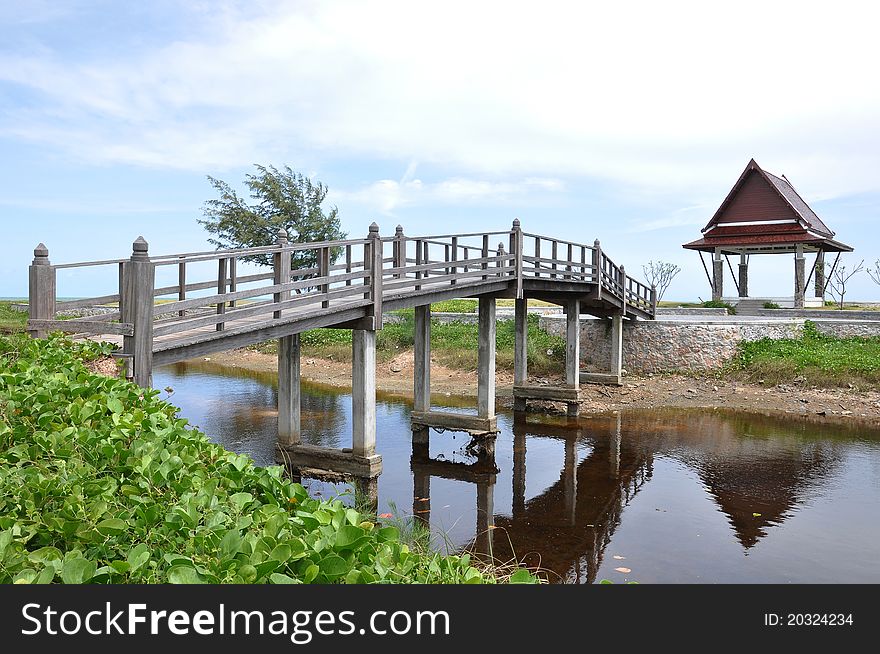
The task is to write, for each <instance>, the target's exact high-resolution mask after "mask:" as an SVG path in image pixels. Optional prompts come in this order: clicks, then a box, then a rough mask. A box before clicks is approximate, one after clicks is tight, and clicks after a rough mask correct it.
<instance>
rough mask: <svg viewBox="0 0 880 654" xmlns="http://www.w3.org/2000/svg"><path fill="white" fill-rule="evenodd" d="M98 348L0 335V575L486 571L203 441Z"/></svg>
mask: <svg viewBox="0 0 880 654" xmlns="http://www.w3.org/2000/svg"><path fill="white" fill-rule="evenodd" d="M110 350H111V347H110V346H107V345H99V344H96V343H91V342H86V343H72V342H71V341H69V340H66V339H64V338H62V337H60V336H58V335H55V336H52V337H50V338H49V339H46V340H39V341H38V340H32V339H29V338H27V337H26V336H23V335H22V336H13V337H2V338H0V583H51V582H56V583H58V582H60V583H76V584H78V583H493V582H496V581H497V578H495V577H493V576H491V575H489V574H486V573H485V572H484V571H482V570H480V569H478V568H477V567H475V566H473V565H471V562H470V558H469V557H467V556H441V555H439V554H432V553H429V552H414V551H412V550H411V548H410V547H409V546H407V545H406V544H404V543H403V542H401V540H400V535H399V532H398V529H397V528H395V527H393V526H390V525H386V524H383V523H382V522H381V521H380V520H379V519H377V518H376V517H375V516H370V515H366V514H363V513H361V512H359V511H357V510H355V509H352V508H348V507H346V506H345V505H344V504H343V502H342V501H340V500H338V499H336V500H330V501H325V500H317V499H314V498H312V497H310V496H309V495H308V493H307V492H306V491H305V489H304V488H303V487H302V486H301V485H299V484H295V483H293V482H291V481H289V480H287V479H285V477H284V472H283V469H282V468H281V467H269V468H257V467H255V466H254V464H253V461H252V460H251V459H250V458H249V457H247V456H243V455H238V454H234V453H232V452H229V451H227V450H224V449H223V448H222V447H220V446H219V445H216V444H213V443H211V442H210V441H209V440H208V439H207V437H206V436H205V435H204V434H202V433H201V432H199V431H198V430H195V429H192V428H190V427H189V425H188V424H187V422H186V421H185V420H183V419H181V418H180V417H179V416H178V410H177V409H176V408H175V407H173V406H171V405H170V404H167V403H165V402H162V401H160V400H159V399H158V395H159V393H158V391H154V390H144V389H142V388H139V387H137V386H135V385H133V384H131V383H129V382H126V381H124V380H120V379H111V378H105V377H98V376H95V375H93V374H91V373H90V372H89V371H88V370H87V369H86V367H85V365H84V364H83V361H87V360H90V359H94V358H97V357H101V356H106V355H107V354H108V353H109V352H110ZM525 575H528V576H529V577H531V575H530V574H529V573H528V572H526V573H525ZM517 578H523V579H524V578H525V576H524V575H519V576H518V577H517ZM511 581H513V579H512V578H511Z"/></svg>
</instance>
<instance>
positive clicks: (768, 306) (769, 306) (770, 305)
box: [764, 302, 779, 309]
mask: <svg viewBox="0 0 880 654" xmlns="http://www.w3.org/2000/svg"><path fill="white" fill-rule="evenodd" d="M764 308H765V309H778V308H779V305H778V304H776V303H775V302H765V303H764Z"/></svg>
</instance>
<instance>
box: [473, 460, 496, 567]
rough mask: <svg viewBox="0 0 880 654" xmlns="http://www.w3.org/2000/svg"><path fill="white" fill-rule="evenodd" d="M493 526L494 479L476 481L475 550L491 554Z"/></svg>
mask: <svg viewBox="0 0 880 654" xmlns="http://www.w3.org/2000/svg"><path fill="white" fill-rule="evenodd" d="M494 527H495V480H494V475H493V478H492V479H491V480H490V481H478V482H477V551H478V552H480V553H482V554H487V555H489V556H492V542H493V538H492V532H493V531H494Z"/></svg>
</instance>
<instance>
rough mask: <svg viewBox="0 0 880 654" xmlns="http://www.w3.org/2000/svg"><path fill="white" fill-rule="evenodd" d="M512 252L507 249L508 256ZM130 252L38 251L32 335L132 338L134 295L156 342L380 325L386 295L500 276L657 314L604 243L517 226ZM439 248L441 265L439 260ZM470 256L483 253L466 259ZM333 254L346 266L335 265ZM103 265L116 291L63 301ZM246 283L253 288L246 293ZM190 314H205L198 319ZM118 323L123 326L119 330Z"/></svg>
mask: <svg viewBox="0 0 880 654" xmlns="http://www.w3.org/2000/svg"><path fill="white" fill-rule="evenodd" d="M496 237H507V238H499V240H500V241H501V242H499V243H497V244H496V243H492V241H493V240H494V239H495V238H496ZM463 239H482V243H481V244H479V245H477V244H473V241H472V242H471V243H463V242H461V240H463ZM508 239H509V243H508V242H507V241H508ZM525 239H533V240H534V244H533V247H534V251H533V252H524V251H523V250H524V249H526V248H525V243H524V241H525ZM389 243H390V244H391V247H390V248H389V249H390V250H391V252H390V254H391V256H387V255H388V254H389V253H388V251H387V250H386V249H385V246H386V244H389ZM546 244H549V251H545V252H544V253H542V252H541V249H542V246H543V245H546ZM507 245H509V248H506V246H507ZM560 248H561V249H562V252H560V251H559V250H560ZM133 250H134V253H133V255H132V257H131V258H130V259H108V260H104V261H91V262H79V263H65V264H59V265H52V264H50V263H49V259H48V250H47V249H46V248H45V246H43V245H42V244H41V245H40V246H39V247H38V248H37V249H36V250H35V251H34V255H35V258H34V264H33V265H32V267H31V272H32V281H33V280H34V279H37V282H35V283H34V284H32V293H33V292H35V291H34V289H37V290H36V293H37V296H36V298H32V305H33V306H34V311H32V312H31V318H32V319H33V320H34V327H33V329H32V331H33V332H39V331H43V330H44V328H45V329H48V328H49V326H52V327H53V328H59V329H62V330H64V331H74V330H77V331H79V330H82V332H85V333H111V332H112V333H123V334H124V335H126V336H127V337H128V335H129V333H134V330H133V329H132V328H131V324H130V322H126V321H130V320H131V316H132V315H133V314H132V311H129V310H127V309H128V307H127V306H126V303H127V302H128V301H129V300H130V298H129V296H131V297H132V298H133V297H135V296H136V297H138V298H141V299H142V300H141V301H144V302H147V304H149V305H151V306H150V308H149V315H150V316H151V319H152V320H156V319H157V318H158V317H159V316H163V317H162V318H161V319H160V320H158V321H157V322H156V335H164V334H171V333H177V332H181V331H186V330H187V329H191V328H195V327H204V326H208V325H215V326H216V329H217V330H218V331H223V330H224V329H225V323H226V322H228V321H230V320H235V319H237V318H244V317H255V316H260V315H261V314H264V313H265V314H268V313H272V318H273V319H278V318H280V317H281V316H282V314H283V312H284V311H286V310H288V309H290V308H295V307H298V306H300V305H303V304H307V303H309V302H312V303H318V302H320V306H321V308H322V309H326V308H328V307H329V306H330V303H331V301H337V300H339V299H343V298H349V299H348V300H346V301H347V302H350V301H351V299H350V298H353V297H355V296H361V298H362V299H364V300H370V303H372V305H373V310H372V314H371V315H374V316H375V319H376V324H377V325H379V326H381V303H382V297H381V296H382V289H383V287H385V288H386V289H387V290H389V291H391V290H393V291H395V294H396V295H399V294H401V293H405V292H407V291H410V292H418V291H423V292H425V286H426V285H427V286H428V287H429V288H428V290H436V289H438V288H442V287H443V285H449V286H455V285H456V284H457V283H459V282H461V283H468V284H470V283H471V282H477V281H478V280H479V279H482V281H484V282H485V281H487V280H489V279H490V278H499V277H504V278H507V279H510V280H512V281H515V282H516V283H515V289H514V290H515V293H516V295H517V297H522V280H523V278H526V279H534V278H538V279H554V280H559V281H565V282H570V283H592V284H597V285H598V287H599V289H598V293H599V295H600V296H601V295H602V294H603V293H605V294H607V295H609V296H611V297H614V298H616V299H617V301H619V302H620V304H621V306H622V307H624V308H625V307H627V306H629V307H633V308H637V309H639V310H641V311H643V312H645V313H647V314H649V315H653V314H654V310H655V306H656V294H655V292H654V289H653V288H652V287H649V286H648V285H647V284H644V283H643V282H641V281H640V280H638V279H635V278H633V277H631V276H629V275H627V274H626V272H625V270H624V267H623V266H620V265H618V264H616V263H615V262H614V261H612V260H611V259H610V258H609V257H608V256H607V255H606V254H605V252H603V251H602V249H601V246H600V244H599V242H598V241H596V242H595V243H594V244H593V245H587V244H582V243H576V242H574V241H568V240H564V239H557V238H553V237H549V236H543V235H541V234H533V233H530V232H523V231H522V230H521V229H520V227H519V222H518V221H514V226H513V229H511V230H507V231H487V232H472V233H464V234H448V235H432V236H409V235H406V234H404V233H403V230H402V228H398V230H397V231H396V233H395V235H394V236H385V237H381V236H379V233H378V226H376V225H375V223H374V224H373V225H372V226H371V228H370V235H369V236H368V237H367V238H365V239H364V238H358V239H339V240H335V241H324V242H318V243H290V242H288V241H287V238H286V234H282V233H279V240H278V242H276V243H275V244H274V245H269V246H261V247H256V248H241V249H223V250H212V251H204V252H190V253H177V254H166V255H159V256H150V255H149V252H148V246H147V243H146V242H145V241H143V239H138V241H136V242H135V244H134V247H133ZM438 250H439V251H440V255H439V257H438V256H436V253H437V252H438ZM302 251H317V257H316V258H317V262H318V264H317V266H310V267H308V268H291V258H290V257H289V256H285V255H286V254H289V253H294V252H302ZM588 252H589V254H587V253H588ZM469 253H471V254H472V253H478V254H476V256H473V258H470V257H469ZM334 254H336V255H337V256H339V257H340V258H339V260H338V261H337V262H335V263H331V259H332V258H333V256H334ZM255 255H271V256H272V258H273V261H274V265H273V270H272V271H267V272H260V273H256V274H250V275H242V276H239V275H238V273H237V262H238V261H239V260H241V259H244V258H246V257H250V256H255ZM343 255H344V256H343ZM205 261H217V262H218V267H217V275H216V276H215V277H214V278H213V279H211V280H210V281H196V282H192V281H188V280H187V279H186V275H187V266H188V265H189V264H193V263H200V262H205ZM135 263H137V266H140V267H137V266H135V265H134V264H135ZM174 264H177V265H178V280H177V281H178V283H177V284H173V285H167V286H162V287H156V285H155V283H154V282H152V281H150V282H149V287H146V286H144V284H145V283H146V282H144V281H143V280H140V279H136V278H132V279H127V272H126V271H127V269H128V266H130V265H131V266H132V270H137V271H144V270H148V271H149V270H151V271H153V272H150V273H149V277H150V279H151V280H152V279H153V277H154V271H155V269H156V268H157V267H160V266H171V265H174ZM104 265H116V266H118V269H119V277H118V284H119V286H118V292H117V293H114V294H108V295H102V296H98V297H93V298H81V299H77V300H71V301H66V302H58V301H57V298H56V297H55V296H56V293H55V272H56V271H57V270H60V269H71V268H83V267H88V266H104ZM144 266H148V268H144ZM375 268H379V269H380V270H381V274H375V273H374V272H373V271H374V269H375ZM139 274H142V272H141V273H139ZM40 280H42V281H40ZM269 280H271V282H270V283H268V284H267V283H261V282H267V281H269ZM246 285H254V286H253V287H251V288H245V289H242V288H241V287H242V286H246ZM134 287H136V289H135V288H134ZM209 289H216V293H213V294H210V295H205V296H203V297H199V298H188V297H187V294H188V293H190V292H195V291H204V290H209ZM135 291H136V292H135ZM291 293H296V297H291ZM175 294H176V295H177V296H178V297H177V299H176V300H175V301H171V302H169V303H167V304H160V305H156V304H155V298H157V297H163V296H168V295H175ZM269 296H271V297H272V299H271V301H269V300H267V299H265V298H267V297H269ZM150 299H152V301H150ZM113 303H118V304H119V308H118V309H119V310H118V311H108V312H107V313H105V314H103V315H100V316H92V317H88V318H78V319H73V320H69V321H65V322H64V325H62V326H61V327H58V325H57V324H56V323H58V322H59V321H56V320H55V317H56V315H57V313H58V312H59V311H64V310H72V309H78V308H83V307H89V306H96V305H110V304H113ZM367 304H369V303H367ZM206 307H214V309H215V312H216V315H206V314H205V312H204V309H205V308H206ZM193 310H201V312H200V313H198V314H197V315H192V311H193ZM174 314H177V315H176V316H175V315H174ZM138 315H140V314H138ZM117 320H120V321H122V322H120V323H116V322H115V321H117ZM101 330H104V331H101Z"/></svg>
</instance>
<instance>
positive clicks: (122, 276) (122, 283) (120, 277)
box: [53, 261, 125, 320]
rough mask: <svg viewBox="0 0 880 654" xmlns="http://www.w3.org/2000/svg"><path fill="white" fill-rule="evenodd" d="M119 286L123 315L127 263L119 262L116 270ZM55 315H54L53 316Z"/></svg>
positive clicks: (120, 314)
mask: <svg viewBox="0 0 880 654" xmlns="http://www.w3.org/2000/svg"><path fill="white" fill-rule="evenodd" d="M116 282H117V288H118V289H119V291H118V293H119V316H120V320H121V316H122V297H123V296H124V295H125V263H124V262H122V261H120V262H119V270H117V271H116ZM53 317H54V316H53Z"/></svg>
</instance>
